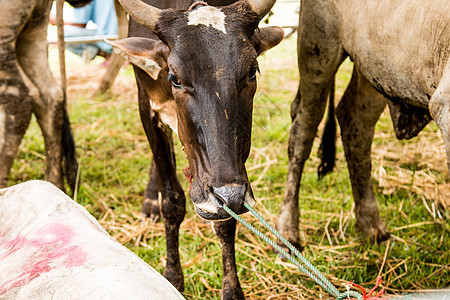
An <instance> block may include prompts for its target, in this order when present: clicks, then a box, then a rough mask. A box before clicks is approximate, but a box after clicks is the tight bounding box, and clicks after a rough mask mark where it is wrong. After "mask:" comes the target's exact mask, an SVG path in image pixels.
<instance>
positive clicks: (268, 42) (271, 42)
mask: <svg viewBox="0 0 450 300" xmlns="http://www.w3.org/2000/svg"><path fill="white" fill-rule="evenodd" d="M283 37H284V30H283V29H282V28H281V27H278V26H269V27H263V28H260V29H256V31H255V33H254V34H253V35H252V36H251V37H250V41H251V42H252V44H253V46H254V47H255V50H256V53H258V55H260V54H261V53H263V52H264V51H267V50H269V49H270V48H272V47H275V46H276V45H278V44H279V43H280V42H281V41H282V40H283Z"/></svg>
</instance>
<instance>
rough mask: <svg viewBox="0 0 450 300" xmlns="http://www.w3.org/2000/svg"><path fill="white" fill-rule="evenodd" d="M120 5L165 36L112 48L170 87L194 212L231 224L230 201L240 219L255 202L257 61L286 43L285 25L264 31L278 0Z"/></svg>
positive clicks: (129, 41) (128, 41) (132, 0)
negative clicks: (249, 163)
mask: <svg viewBox="0 0 450 300" xmlns="http://www.w3.org/2000/svg"><path fill="white" fill-rule="evenodd" d="M120 2H121V4H122V5H123V6H124V8H125V10H126V11H127V12H128V13H129V14H130V15H131V16H132V17H133V18H134V19H135V20H136V21H138V22H139V23H140V24H142V25H143V26H145V27H147V28H148V29H150V30H152V31H153V32H154V33H155V34H156V35H157V36H158V37H159V39H160V40H159V41H154V40H150V39H145V38H129V39H124V40H122V41H118V42H114V43H112V44H113V46H114V47H115V48H116V50H117V51H118V52H119V53H121V54H123V55H124V56H125V57H126V58H127V59H128V60H130V62H132V63H133V64H135V65H137V66H138V67H140V68H141V69H143V70H144V71H146V72H147V73H148V74H149V75H150V76H151V77H152V78H153V79H154V80H160V81H162V80H164V84H166V85H170V90H171V96H172V97H173V99H174V103H175V108H176V117H177V126H176V127H177V131H178V136H179V138H180V141H181V143H182V144H183V146H184V148H185V152H186V154H187V158H188V161H189V166H190V172H191V174H192V177H193V181H192V184H191V191H190V198H191V200H192V202H193V203H194V205H195V209H196V212H197V213H198V214H199V215H200V216H201V217H203V218H205V219H209V220H220V219H227V218H229V217H230V216H229V215H228V214H227V213H226V212H225V211H224V209H223V208H222V207H223V204H224V203H226V204H227V205H228V206H229V207H230V208H231V209H232V210H233V211H235V212H236V213H238V214H241V213H244V212H247V209H246V208H245V207H244V206H243V203H244V201H247V202H248V203H250V204H251V205H252V204H253V203H254V197H253V193H252V190H251V187H250V183H249V181H248V178H247V173H246V170H245V166H244V163H245V161H246V160H247V158H248V155H249V152H250V143H251V126H252V107H253V96H254V94H255V91H256V74H257V73H258V63H257V60H256V59H257V56H258V55H259V54H260V53H262V52H263V51H265V50H268V49H270V48H271V47H273V46H275V45H277V44H278V43H279V42H280V41H281V40H282V38H283V31H282V29H281V28H279V27H268V28H262V29H258V23H259V21H260V19H261V18H262V17H263V16H264V15H265V14H266V13H267V12H268V11H269V10H270V8H271V7H272V5H273V4H274V2H275V0H253V2H251V1H239V2H236V3H234V4H231V5H228V6H223V7H213V6H208V5H207V4H206V3H203V2H197V3H195V4H193V5H192V6H191V7H190V8H189V9H188V10H176V9H165V10H160V9H157V8H154V7H152V6H149V5H147V4H145V3H143V2H141V1H140V0H128V1H125V0H121V1H120ZM162 77H165V78H162ZM158 78H159V79H158ZM150 97H151V95H150Z"/></svg>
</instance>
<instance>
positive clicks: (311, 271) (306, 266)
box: [223, 202, 386, 300]
mask: <svg viewBox="0 0 450 300" xmlns="http://www.w3.org/2000/svg"><path fill="white" fill-rule="evenodd" d="M244 206H245V207H246V208H247V209H248V210H249V211H250V212H251V213H252V215H253V216H254V217H256V218H257V219H258V220H259V221H260V222H261V223H262V224H263V225H264V226H265V227H266V228H267V229H269V231H270V232H272V233H273V234H274V235H275V236H276V237H277V238H278V239H279V240H280V241H281V242H282V243H283V244H284V245H286V246H287V247H288V248H289V250H291V251H292V253H294V254H295V256H297V258H298V259H299V260H300V261H298V260H297V259H295V258H294V257H293V256H292V255H291V254H289V253H288V252H287V251H286V250H285V249H283V248H282V247H281V246H280V245H278V244H277V243H275V242H274V241H273V240H271V239H270V238H269V237H268V236H267V235H265V234H264V233H262V232H261V231H259V230H258V229H257V228H255V227H254V226H253V225H251V224H250V223H248V222H246V221H245V220H244V219H243V218H241V217H240V216H238V215H237V214H236V213H235V212H234V211H233V210H231V209H230V208H229V207H228V206H226V205H223V209H224V210H225V211H226V212H227V213H228V214H229V215H230V216H232V217H233V218H235V219H236V220H238V221H239V222H241V223H242V224H243V225H244V226H245V227H247V228H248V229H250V230H251V231H252V232H253V233H255V234H256V235H257V236H259V237H260V238H261V239H263V240H264V241H265V242H267V243H268V244H270V245H271V246H272V247H273V248H274V249H276V250H277V251H278V252H279V253H281V254H283V255H284V257H286V258H287V259H288V260H289V261H290V262H292V263H293V264H294V265H295V266H297V267H298V269H299V270H300V271H302V272H303V273H305V274H306V275H307V276H309V277H310V278H311V279H313V280H314V281H315V282H316V283H317V284H318V285H320V286H321V287H322V288H324V289H325V290H326V291H327V292H328V293H330V294H331V295H333V296H334V297H335V298H336V299H337V300H344V299H358V300H365V299H379V300H382V299H383V298H379V297H380V296H381V295H382V294H383V292H384V290H383V289H381V290H380V291H379V292H378V293H377V294H376V295H374V292H375V290H376V289H377V288H378V286H379V285H380V283H381V277H380V276H379V277H378V278H377V281H376V284H375V287H374V288H372V289H371V290H370V292H369V293H368V294H367V293H366V291H365V290H364V288H362V287H361V286H360V285H358V284H355V283H353V282H350V283H349V284H346V289H347V291H345V292H342V293H341V292H339V290H338V289H337V288H336V287H335V286H334V285H333V284H332V283H331V282H330V281H329V280H328V279H327V278H326V277H325V276H324V275H323V274H322V273H321V272H320V271H319V270H318V269H317V268H316V267H315V266H314V265H313V264H312V263H311V262H310V261H309V260H307V259H306V258H305V257H304V256H303V255H302V254H301V253H300V251H298V250H297V249H296V248H295V247H294V246H293V245H292V244H291V243H290V242H289V241H288V240H287V239H286V238H285V237H283V236H282V235H281V234H280V233H279V232H278V231H277V230H276V229H275V228H274V227H273V226H271V225H270V224H269V223H268V222H267V221H266V220H264V218H263V217H262V216H261V215H260V214H259V213H258V212H257V211H256V210H255V209H254V208H253V207H251V206H250V205H249V204H248V203H246V202H244ZM352 287H356V288H358V289H360V290H361V291H362V293H359V292H357V291H354V290H350V289H351V288H352ZM384 299H386V298H384Z"/></svg>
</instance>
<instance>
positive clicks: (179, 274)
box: [163, 266, 184, 292]
mask: <svg viewBox="0 0 450 300" xmlns="http://www.w3.org/2000/svg"><path fill="white" fill-rule="evenodd" d="M163 276H164V277H165V278H166V279H167V280H169V282H170V283H171V284H172V285H173V286H174V287H175V288H176V289H177V290H178V291H180V292H184V276H183V271H182V270H181V266H180V268H179V269H178V270H177V269H174V268H168V267H166V268H165V269H164V272H163Z"/></svg>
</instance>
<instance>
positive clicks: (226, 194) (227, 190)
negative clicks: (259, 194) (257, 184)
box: [211, 184, 246, 208]
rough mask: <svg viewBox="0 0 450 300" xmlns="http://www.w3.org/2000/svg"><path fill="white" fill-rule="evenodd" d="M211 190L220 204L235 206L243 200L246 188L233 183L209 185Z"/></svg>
mask: <svg viewBox="0 0 450 300" xmlns="http://www.w3.org/2000/svg"><path fill="white" fill-rule="evenodd" d="M211 191H212V193H213V194H214V196H216V198H217V199H218V200H219V201H220V202H222V204H226V205H227V206H232V207H236V208H237V207H238V206H240V205H242V203H243V202H244V198H245V191H246V188H245V185H235V184H234V185H225V186H221V187H211Z"/></svg>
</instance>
